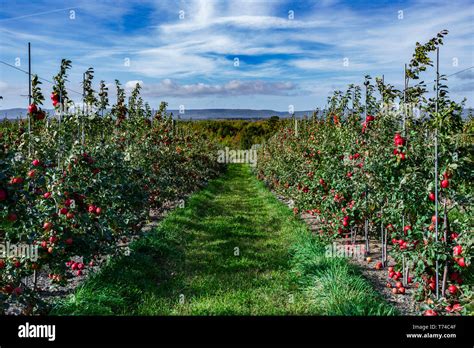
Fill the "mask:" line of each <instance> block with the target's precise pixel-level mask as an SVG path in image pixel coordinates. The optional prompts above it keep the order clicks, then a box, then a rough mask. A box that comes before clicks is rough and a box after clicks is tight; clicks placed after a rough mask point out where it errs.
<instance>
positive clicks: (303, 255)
mask: <svg viewBox="0 0 474 348" xmlns="http://www.w3.org/2000/svg"><path fill="white" fill-rule="evenodd" d="M51 313H52V314H58V315H375V314H381V315H387V314H393V313H394V310H393V309H392V308H391V307H390V306H389V305H387V304H386V303H384V302H383V300H382V299H381V298H380V297H379V296H378V295H377V294H376V293H375V291H374V290H373V289H372V288H371V286H370V285H369V284H368V283H367V281H366V280H365V279H363V278H362V277H361V276H360V275H359V273H358V270H357V269H355V268H354V267H353V266H350V265H349V264H348V263H347V261H346V260H345V259H340V258H327V257H325V256H324V245H322V244H321V242H319V241H318V240H317V239H316V238H315V237H312V236H311V234H310V233H309V231H308V230H307V227H306V225H305V223H304V222H303V221H300V220H299V219H297V218H295V217H294V216H293V213H292V211H291V210H290V209H289V208H288V207H286V206H285V205H283V204H282V203H281V202H279V201H278V200H277V199H276V198H275V197H274V196H273V195H272V194H271V193H270V192H269V191H268V190H267V189H266V187H265V186H264V185H263V184H262V183H260V182H259V181H258V180H257V179H256V178H255V177H254V175H252V173H251V170H250V168H249V167H247V166H242V165H231V166H229V169H228V171H227V173H226V174H225V175H223V176H222V177H220V178H218V179H215V180H213V181H211V182H210V183H209V185H208V187H207V188H206V189H204V190H202V191H200V192H197V193H196V194H194V195H192V196H191V197H190V198H189V200H188V202H187V203H186V206H185V208H181V209H177V210H175V211H173V212H172V213H170V214H169V215H168V216H167V217H166V218H165V219H164V220H163V221H162V222H161V223H160V225H159V226H158V227H157V228H156V229H155V230H153V231H152V232H150V233H149V234H148V235H147V236H146V237H143V238H142V239H140V240H139V241H137V242H135V243H134V244H133V245H132V253H131V255H130V256H124V257H121V258H118V259H116V260H113V261H111V262H110V263H109V264H108V265H106V266H105V267H104V268H103V269H102V270H101V271H100V272H99V273H97V274H95V275H93V276H91V277H90V278H89V279H88V280H87V281H86V282H85V283H84V284H83V285H82V286H80V287H79V288H78V289H77V290H76V292H75V294H74V295H72V296H70V297H68V298H67V299H65V300H63V301H62V302H60V303H58V304H57V305H56V306H55V307H54V308H53V310H52V312H51Z"/></svg>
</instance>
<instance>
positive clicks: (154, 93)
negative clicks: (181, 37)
mask: <svg viewBox="0 0 474 348" xmlns="http://www.w3.org/2000/svg"><path fill="white" fill-rule="evenodd" d="M137 82H138V83H140V85H141V86H142V87H143V89H142V94H143V95H144V96H149V97H161V96H171V97H184V98H192V97H196V96H241V95H252V96H253V95H294V94H295V93H296V88H297V86H296V85H295V84H293V83H291V82H266V81H261V80H253V81H240V80H230V81H228V82H226V83H223V84H206V83H201V82H199V83H192V84H179V83H177V82H175V81H172V80H171V79H164V80H162V81H161V82H159V83H150V84H149V83H143V81H128V82H127V83H126V84H125V86H126V88H127V89H132V88H133V87H135V84H136V83H137Z"/></svg>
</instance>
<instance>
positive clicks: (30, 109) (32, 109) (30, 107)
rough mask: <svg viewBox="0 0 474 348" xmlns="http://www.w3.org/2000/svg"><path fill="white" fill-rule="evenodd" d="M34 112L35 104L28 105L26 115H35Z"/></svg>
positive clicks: (36, 109)
mask: <svg viewBox="0 0 474 348" xmlns="http://www.w3.org/2000/svg"><path fill="white" fill-rule="evenodd" d="M36 111H38V108H37V107H36V105H35V104H30V105H28V113H29V114H30V115H31V114H34V113H36Z"/></svg>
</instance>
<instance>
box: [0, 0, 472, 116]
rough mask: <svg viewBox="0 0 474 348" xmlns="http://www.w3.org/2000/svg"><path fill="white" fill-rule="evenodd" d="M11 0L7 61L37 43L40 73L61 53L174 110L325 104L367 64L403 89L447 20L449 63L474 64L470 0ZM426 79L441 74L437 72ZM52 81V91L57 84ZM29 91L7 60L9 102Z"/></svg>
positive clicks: (2, 80) (0, 45)
mask: <svg viewBox="0 0 474 348" xmlns="http://www.w3.org/2000/svg"><path fill="white" fill-rule="evenodd" d="M0 4H1V6H0V38H1V40H0V59H1V60H2V61H5V62H8V63H10V64H15V63H18V61H19V62H20V64H21V66H20V68H22V69H27V43H28V41H30V42H31V44H32V54H33V61H32V66H33V72H34V73H37V74H38V75H40V76H42V77H44V78H47V79H51V78H52V76H53V75H55V74H56V72H57V70H58V68H59V62H60V60H61V58H68V59H71V60H72V64H73V68H72V71H71V73H70V78H69V80H70V82H69V85H68V86H69V87H70V88H71V89H74V90H77V91H80V90H81V87H80V82H81V78H82V73H83V72H84V71H85V70H86V69H87V68H88V67H89V66H92V67H94V69H95V71H96V81H95V86H96V87H97V85H98V82H99V80H100V79H104V80H105V81H106V82H108V83H113V81H114V79H116V78H117V79H119V80H120V81H121V82H122V83H123V84H124V85H125V86H127V88H128V89H129V87H131V86H133V85H134V84H135V83H136V82H137V81H139V82H140V83H141V84H142V86H143V94H144V98H145V99H146V100H147V101H149V102H150V104H151V105H152V106H153V107H156V106H157V105H158V104H159V102H160V101H161V100H166V101H167V102H168V103H169V108H170V109H177V108H178V107H179V105H184V107H185V108H186V109H194V108H253V109H275V110H288V107H289V105H293V106H294V108H295V109H296V110H308V109H313V108H315V107H322V106H324V104H325V101H326V98H327V96H328V95H329V94H330V92H331V91H332V90H335V89H345V88H346V87H347V85H348V84H350V83H357V84H361V83H362V82H363V77H364V75H366V74H370V75H372V76H381V75H382V74H384V76H385V80H386V81H387V82H389V83H392V84H394V85H395V86H398V87H400V86H401V84H402V82H403V64H404V63H405V62H408V61H409V59H410V57H411V54H412V51H413V49H414V47H415V42H417V41H420V42H424V41H426V40H428V39H430V38H431V37H432V36H434V35H435V34H436V33H437V32H438V31H440V30H442V29H448V30H450V34H449V35H448V36H447V38H446V41H445V46H444V47H442V49H441V62H440V66H441V72H442V73H445V74H451V73H454V72H456V71H459V70H462V69H465V68H468V67H470V66H473V65H474V46H473V42H474V41H473V37H474V25H473V23H474V4H473V3H472V1H470V0H459V1H453V2H449V3H448V2H444V1H425V0H421V1H396V0H394V1H371V2H367V3H366V2H364V1H356V0H352V1H335V0H334V1H332V0H323V1H321V0H319V1H302V0H301V1H284V0H282V1H279V0H266V1H257V0H255V1H245V0H229V1H226V0H208V1H198V0H181V1H179V0H178V1H170V0H168V1H165V0H155V1H151V0H150V1H148V0H143V1H121V0H115V1H101V0H97V1H85V0H83V1H49V0H47V1H41V0H40V1H6V0H0ZM71 11H73V12H71ZM400 11H402V12H400ZM289 14H294V18H289ZM180 17H181V18H180ZM400 17H402V18H400ZM18 59H19V60H18ZM236 59H238V63H239V64H238V66H236V64H235V62H236ZM344 59H346V61H347V62H348V63H349V64H348V65H347V64H346V65H344V64H343V63H344ZM128 61H129V62H130V64H128V65H127V64H125V63H126V62H128ZM423 77H424V78H425V80H427V81H428V80H432V79H433V78H434V72H433V71H429V72H428V73H427V74H426V76H423ZM449 85H450V87H452V96H453V97H454V98H456V99H458V100H461V99H462V98H463V97H467V98H468V103H467V105H468V106H473V105H474V104H473V101H472V100H473V89H474V88H473V87H474V73H473V70H470V71H468V72H466V73H464V74H460V75H457V76H453V77H452V78H451V79H450V80H449ZM44 89H45V92H47V93H46V95H49V91H50V90H51V89H50V86H49V85H48V84H47V83H45V84H44ZM27 91H28V84H27V75H25V74H22V73H20V72H18V71H15V70H13V69H11V68H7V67H6V66H4V65H3V64H0V95H2V96H3V98H4V100H2V101H0V108H10V107H25V106H26V98H25V97H22V96H21V95H24V94H27ZM71 97H73V99H76V100H77V101H79V99H80V96H79V95H75V94H74V93H73V94H71ZM111 99H112V100H114V99H115V95H113V96H112V98H111ZM48 106H49V101H48Z"/></svg>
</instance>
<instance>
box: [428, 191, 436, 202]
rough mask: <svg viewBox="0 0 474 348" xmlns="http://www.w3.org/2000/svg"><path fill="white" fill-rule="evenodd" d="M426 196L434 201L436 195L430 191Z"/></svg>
mask: <svg viewBox="0 0 474 348" xmlns="http://www.w3.org/2000/svg"><path fill="white" fill-rule="evenodd" d="M428 198H429V199H430V201H433V202H434V201H435V199H436V197H435V194H434V193H433V192H430V193H429V195H428Z"/></svg>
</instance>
